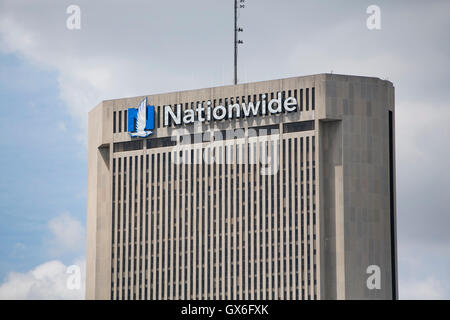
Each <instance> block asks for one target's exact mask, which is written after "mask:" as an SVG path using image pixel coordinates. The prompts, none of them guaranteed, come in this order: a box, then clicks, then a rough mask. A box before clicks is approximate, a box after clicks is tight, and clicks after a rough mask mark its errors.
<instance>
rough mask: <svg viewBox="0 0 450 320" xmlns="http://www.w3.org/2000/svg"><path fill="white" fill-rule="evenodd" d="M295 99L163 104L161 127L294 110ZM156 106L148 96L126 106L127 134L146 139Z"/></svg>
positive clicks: (278, 97)
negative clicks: (188, 106) (183, 107)
mask: <svg viewBox="0 0 450 320" xmlns="http://www.w3.org/2000/svg"><path fill="white" fill-rule="evenodd" d="M297 107H298V104H297V99H296V98H295V97H287V98H285V99H283V97H282V95H281V93H278V95H277V98H274V99H271V100H270V101H267V99H266V95H265V94H263V95H262V96H261V100H257V101H255V102H253V101H249V102H248V103H245V102H242V103H230V104H228V105H227V106H225V105H217V106H212V105H211V101H207V102H206V105H205V103H204V102H201V103H198V104H197V108H195V109H186V110H184V111H183V112H182V110H181V104H177V105H176V106H174V108H172V106H170V105H166V106H164V124H163V125H164V126H165V127H167V126H170V125H171V124H172V123H173V124H175V125H177V126H178V125H182V124H183V125H188V124H194V123H196V122H205V121H221V120H226V119H240V118H246V117H255V116H259V115H262V116H264V115H267V114H277V113H283V112H294V111H297ZM154 119H155V107H154V106H148V105H147V98H145V99H144V100H142V102H141V103H140V105H139V107H138V108H129V109H128V133H129V134H130V136H131V137H139V138H145V137H147V136H148V135H150V134H151V133H152V131H151V130H153V129H154Z"/></svg>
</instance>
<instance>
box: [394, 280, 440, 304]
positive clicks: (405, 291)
mask: <svg viewBox="0 0 450 320" xmlns="http://www.w3.org/2000/svg"><path fill="white" fill-rule="evenodd" d="M399 295H400V299H402V300H437V299H447V297H446V295H445V290H444V289H443V288H442V286H441V283H440V281H438V280H436V279H434V278H433V277H429V278H426V279H419V280H416V279H414V280H411V281H405V282H403V283H400V292H399Z"/></svg>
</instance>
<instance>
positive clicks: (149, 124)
mask: <svg viewBox="0 0 450 320" xmlns="http://www.w3.org/2000/svg"><path fill="white" fill-rule="evenodd" d="M154 128H155V106H147V98H145V99H144V100H142V102H141V103H140V105H139V107H138V108H128V133H129V134H130V136H131V137H139V138H145V137H147V136H148V135H150V134H152V133H153V131H151V130H153V129H154Z"/></svg>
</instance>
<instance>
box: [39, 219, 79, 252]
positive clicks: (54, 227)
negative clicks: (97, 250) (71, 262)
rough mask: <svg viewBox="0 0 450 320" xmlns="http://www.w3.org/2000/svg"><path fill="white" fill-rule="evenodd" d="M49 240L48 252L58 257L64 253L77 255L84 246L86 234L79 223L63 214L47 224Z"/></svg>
mask: <svg viewBox="0 0 450 320" xmlns="http://www.w3.org/2000/svg"><path fill="white" fill-rule="evenodd" d="M48 229H49V231H50V234H51V238H50V239H49V240H48V243H47V245H48V247H49V251H50V253H51V254H52V255H54V256H58V255H61V254H66V253H79V252H81V250H84V246H85V244H86V232H85V228H84V226H83V225H82V224H81V223H80V221H78V220H76V219H75V218H74V217H72V216H71V215H70V214H69V213H67V212H65V213H62V214H61V215H59V216H56V217H54V218H52V219H51V220H50V221H49V222H48Z"/></svg>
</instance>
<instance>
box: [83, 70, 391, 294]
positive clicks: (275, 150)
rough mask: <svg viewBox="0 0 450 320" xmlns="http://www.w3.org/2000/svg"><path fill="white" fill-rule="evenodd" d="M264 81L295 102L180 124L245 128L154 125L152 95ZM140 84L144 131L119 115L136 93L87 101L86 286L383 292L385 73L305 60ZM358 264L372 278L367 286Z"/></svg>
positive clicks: (187, 96) (387, 272)
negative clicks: (227, 77)
mask: <svg viewBox="0 0 450 320" xmlns="http://www.w3.org/2000/svg"><path fill="white" fill-rule="evenodd" d="M278 92H281V93H282V94H283V97H284V98H286V97H289V96H293V97H296V99H297V102H298V105H297V109H296V111H295V112H290V113H285V112H282V113H279V114H273V115H258V116H254V117H248V118H240V119H226V120H222V121H212V122H204V123H203V124H202V125H200V126H195V125H182V126H180V127H182V128H184V129H186V130H187V131H188V133H190V134H196V133H205V132H208V131H213V132H218V131H223V130H234V129H244V130H245V132H249V131H250V130H249V129H255V130H256V132H257V134H256V136H252V135H248V134H246V135H244V136H239V137H231V138H229V139H227V138H225V139H223V140H220V141H216V142H214V144H211V143H210V142H207V141H201V142H195V143H191V144H190V145H189V146H183V148H182V149H179V148H178V146H177V145H174V143H172V142H169V141H168V140H167V139H169V140H170V137H172V136H174V135H175V134H176V133H177V130H176V129H177V127H176V126H175V125H174V124H170V125H169V126H167V127H166V126H164V125H163V111H162V110H163V109H162V108H163V106H165V105H170V106H174V105H176V104H181V105H182V109H183V110H185V109H186V108H195V106H196V105H197V103H199V102H200V103H206V102H207V101H211V104H212V105H218V104H223V105H225V106H226V105H228V104H229V103H230V102H232V103H236V102H237V103H242V102H244V101H245V102H247V103H248V102H249V101H256V100H260V99H261V95H262V94H265V95H266V99H267V100H270V99H271V98H272V97H276V96H277V93H278ZM146 97H147V99H148V101H149V104H151V105H154V106H155V130H154V132H153V134H152V135H151V136H149V137H147V138H145V139H141V138H130V136H129V134H128V133H127V129H126V123H127V115H126V110H127V109H128V108H129V107H134V108H135V107H137V106H138V105H139V103H140V102H141V101H142V99H143V98H145V96H141V97H134V98H126V99H116V100H108V101H103V102H102V103H100V104H99V105H98V106H97V107H95V108H94V109H93V110H92V111H91V112H90V113H89V142H88V148H89V150H88V152H89V158H88V205H87V211H88V212H87V267H86V272H87V274H86V298H87V299H392V298H395V297H396V295H397V293H396V289H397V266H396V264H397V262H396V256H397V255H396V235H395V232H396V213H395V154H394V150H395V147H394V146H395V141H394V132H395V128H394V122H395V121H394V119H395V110H394V105H395V103H394V87H393V85H392V83H390V82H389V81H384V80H380V79H378V78H370V77H358V76H345V75H334V74H319V75H313V76H305V77H294V78H287V79H280V80H272V81H262V82H256V83H248V84H239V85H236V86H223V87H215V88H207V89H200V90H190V91H181V92H174V93H167V94H155V95H149V96H146ZM194 130H196V131H194ZM261 130H268V131H267V132H268V133H267V132H266V131H261ZM165 138H167V139H165ZM174 154H177V155H178V154H179V155H181V156H182V159H183V162H182V163H181V164H180V163H176V162H175V161H173V158H172V156H173V155H174ZM205 154H206V155H207V156H209V157H208V158H209V159H210V158H211V157H210V156H211V155H214V156H215V157H214V159H215V160H216V161H214V162H212V163H211V162H209V163H208V162H205V161H204V160H203V161H200V159H202V157H204V155H205ZM267 156H268V157H267ZM219 159H222V161H219ZM226 159H229V161H226ZM269 159H270V160H269ZM188 160H197V161H196V162H194V163H191V162H192V161H191V162H190V161H188ZM267 163H268V164H267ZM269 167H271V168H272V169H271V170H269V171H267V169H268V168H269ZM273 168H277V169H276V170H274V169H273ZM262 172H265V173H262ZM369 266H377V267H379V270H380V279H381V283H380V285H381V286H380V289H377V288H375V289H369V288H368V285H367V279H368V278H369V277H370V276H371V274H370V273H368V268H369ZM369 269H370V268H369Z"/></svg>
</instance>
